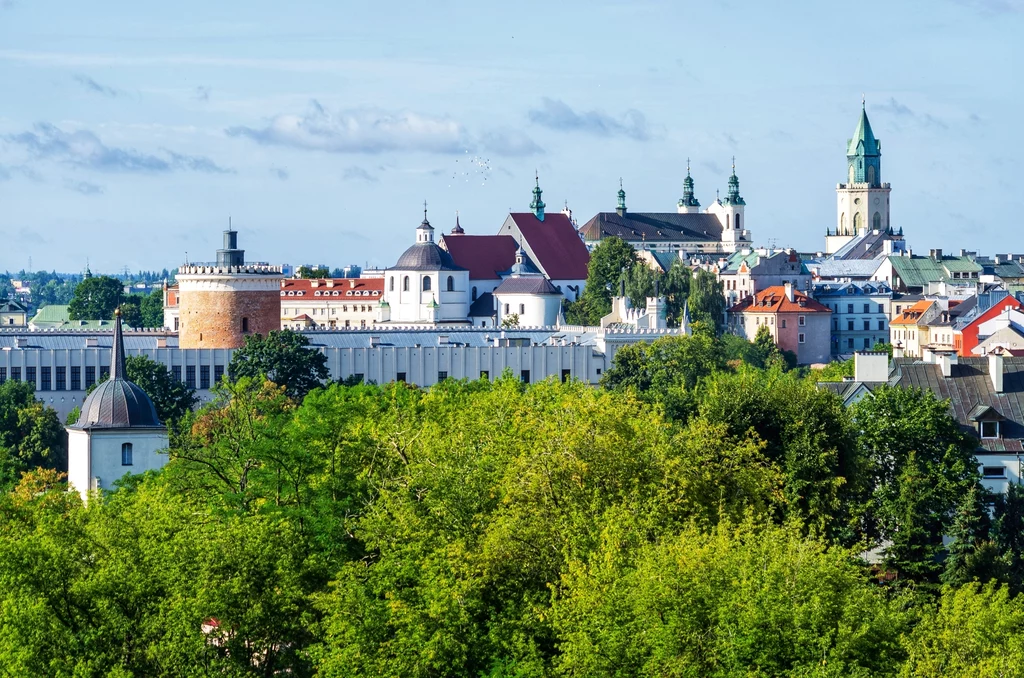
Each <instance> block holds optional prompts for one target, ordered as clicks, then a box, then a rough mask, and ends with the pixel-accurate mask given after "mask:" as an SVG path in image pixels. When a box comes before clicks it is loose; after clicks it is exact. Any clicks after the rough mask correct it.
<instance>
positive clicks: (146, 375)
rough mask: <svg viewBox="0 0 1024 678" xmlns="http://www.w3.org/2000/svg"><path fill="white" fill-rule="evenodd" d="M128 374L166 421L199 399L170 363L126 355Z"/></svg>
mask: <svg viewBox="0 0 1024 678" xmlns="http://www.w3.org/2000/svg"><path fill="white" fill-rule="evenodd" d="M124 370H125V376H126V377H128V381H130V382H132V383H134V384H136V385H137V386H139V387H141V388H142V390H143V391H145V392H146V395H148V396H149V399H150V400H152V401H153V406H154V407H155V408H156V414H157V417H159V418H160V421H162V422H163V423H165V424H167V425H170V426H173V425H174V424H175V423H176V422H178V421H180V420H181V419H182V418H184V417H185V415H186V414H188V413H189V412H190V411H191V410H192V408H193V407H195V406H196V404H197V403H198V402H199V398H198V396H196V390H195V389H194V388H189V387H188V386H186V385H185V383H184V382H182V381H181V380H179V379H175V378H174V377H173V376H172V375H171V372H170V370H168V369H167V366H166V365H164V364H163V363H158V362H157V361H155V360H153V359H152V358H150V357H149V356H144V355H130V356H128V357H127V358H125V359H124ZM101 383H102V382H97V383H95V384H93V385H92V386H90V387H89V388H88V389H86V391H85V393H86V395H88V394H90V393H92V392H93V391H94V390H96V387H97V386H99V385H100V384H101ZM79 412H80V410H79V408H77V407H76V408H74V409H73V410H72V411H71V413H70V414H69V415H68V417H67V419H66V422H65V423H67V424H68V425H71V424H73V423H75V422H76V421H78V415H79Z"/></svg>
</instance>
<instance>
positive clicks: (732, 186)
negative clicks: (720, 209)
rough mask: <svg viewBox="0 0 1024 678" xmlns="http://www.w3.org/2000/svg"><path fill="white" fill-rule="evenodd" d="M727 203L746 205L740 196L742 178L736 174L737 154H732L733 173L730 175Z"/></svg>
mask: <svg viewBox="0 0 1024 678" xmlns="http://www.w3.org/2000/svg"><path fill="white" fill-rule="evenodd" d="M725 204H726V205H746V204H747V203H746V202H745V201H744V200H743V198H742V197H741V196H740V179H739V177H737V176H736V156H735V155H734V156H732V175H731V176H730V177H729V193H728V195H726V196H725Z"/></svg>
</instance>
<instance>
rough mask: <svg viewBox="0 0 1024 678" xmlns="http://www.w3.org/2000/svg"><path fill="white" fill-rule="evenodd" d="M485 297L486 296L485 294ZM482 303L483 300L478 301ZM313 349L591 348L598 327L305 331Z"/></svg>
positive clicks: (304, 333)
mask: <svg viewBox="0 0 1024 678" xmlns="http://www.w3.org/2000/svg"><path fill="white" fill-rule="evenodd" d="M481 296H483V295H481ZM478 301H479V299H478ZM302 334H303V335H305V336H306V337H307V338H308V339H309V343H310V345H311V346H313V347H320V346H323V347H327V348H369V347H370V346H371V338H376V339H377V342H376V345H377V346H400V347H408V348H412V347H415V346H421V347H431V346H438V337H439V336H444V337H447V338H448V345H451V344H459V345H463V346H493V345H494V341H495V339H499V338H505V339H526V340H529V342H530V343H532V344H547V343H551V341H559V340H561V339H565V341H566V343H577V344H585V345H590V344H593V343H594V338H595V336H596V335H597V332H596V328H593V329H588V330H586V331H583V330H580V329H567V328H556V327H547V328H537V329H530V328H525V329H516V330H503V329H501V328H495V327H465V326H462V327H425V328H414V327H409V328H395V329H383V328H372V329H362V328H359V329H352V330H305V331H303V332H302Z"/></svg>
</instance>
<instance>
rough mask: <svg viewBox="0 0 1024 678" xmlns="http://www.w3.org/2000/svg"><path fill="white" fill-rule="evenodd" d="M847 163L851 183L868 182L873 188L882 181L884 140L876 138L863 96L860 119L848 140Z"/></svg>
mask: <svg viewBox="0 0 1024 678" xmlns="http://www.w3.org/2000/svg"><path fill="white" fill-rule="evenodd" d="M846 164H847V174H848V176H849V181H850V183H857V184H862V183H866V184H868V185H869V186H871V187H873V188H878V187H879V186H881V182H882V142H880V141H879V140H878V139H876V138H875V133H874V132H873V131H872V130H871V122H870V121H869V120H868V113H867V110H865V105H864V98H863V97H861V108H860V119H859V120H858V121H857V128H856V129H855V130H854V131H853V138H852V139H850V140H848V141H847V142H846Z"/></svg>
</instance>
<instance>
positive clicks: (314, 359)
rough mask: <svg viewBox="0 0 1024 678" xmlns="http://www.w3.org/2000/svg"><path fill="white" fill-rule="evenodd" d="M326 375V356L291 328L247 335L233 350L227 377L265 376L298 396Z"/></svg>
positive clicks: (308, 390)
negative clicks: (264, 333) (243, 341)
mask: <svg viewBox="0 0 1024 678" xmlns="http://www.w3.org/2000/svg"><path fill="white" fill-rule="evenodd" d="M327 375H328V372H327V356H325V355H324V354H323V353H322V352H320V351H317V350H315V349H310V348H309V339H308V338H306V337H305V336H303V335H301V334H299V333H298V332H293V331H292V330H272V331H270V332H269V333H268V334H267V336H263V335H260V334H252V335H249V336H247V337H246V338H245V345H243V346H242V347H241V348H240V349H238V350H236V351H235V352H234V353H233V354H232V356H231V362H230V363H229V364H228V377H229V378H230V379H232V380H237V379H240V378H242V377H250V378H257V377H266V378H267V379H270V380H271V381H273V382H274V383H275V384H279V385H280V386H283V387H284V388H285V392H286V393H287V394H288V395H289V396H290V397H292V398H297V399H300V400H301V399H302V398H303V397H305V395H306V394H307V393H309V392H310V391H312V390H313V389H314V388H317V387H319V386H323V383H324V381H325V380H326V379H327Z"/></svg>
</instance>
